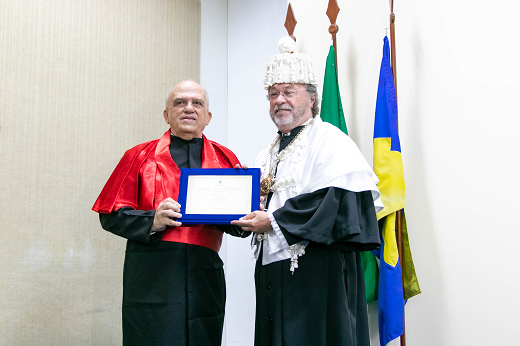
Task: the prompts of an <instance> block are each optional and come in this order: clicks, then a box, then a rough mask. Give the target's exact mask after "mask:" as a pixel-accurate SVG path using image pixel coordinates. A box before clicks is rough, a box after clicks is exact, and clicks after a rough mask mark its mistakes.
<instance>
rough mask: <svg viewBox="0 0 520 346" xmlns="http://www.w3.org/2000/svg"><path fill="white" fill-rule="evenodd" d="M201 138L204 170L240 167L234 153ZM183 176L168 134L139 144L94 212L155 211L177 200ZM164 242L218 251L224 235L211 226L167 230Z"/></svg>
mask: <svg viewBox="0 0 520 346" xmlns="http://www.w3.org/2000/svg"><path fill="white" fill-rule="evenodd" d="M202 138H203V140H204V144H203V149H202V168H233V167H235V166H236V165H237V164H240V162H239V161H238V159H237V158H236V156H235V154H233V152H232V151H231V150H229V149H228V148H226V147H224V146H222V145H220V144H218V143H216V142H213V141H210V140H208V139H207V138H206V137H205V136H204V135H203V137H202ZM180 174H181V171H180V169H179V168H178V167H177V165H176V164H175V162H174V161H173V159H172V157H171V155H170V131H167V132H166V133H165V134H164V135H163V136H162V138H161V139H159V140H153V141H150V142H146V143H143V144H140V145H137V146H135V147H133V148H132V149H130V150H128V151H127V152H126V153H125V155H124V156H123V158H122V159H121V161H120V162H119V164H118V165H117V167H116V168H115V170H114V172H113V173H112V175H111V176H110V178H109V179H108V181H107V183H106V184H105V187H104V188H103V190H102V191H101V194H100V195H99V197H98V199H97V201H96V203H95V204H94V207H93V208H92V210H94V211H95V212H98V213H105V214H109V213H111V212H113V211H115V210H117V209H119V208H121V207H131V208H133V209H136V210H155V209H157V207H158V206H159V204H160V203H161V202H162V201H163V200H165V199H166V198H168V197H170V198H173V199H174V200H176V201H177V200H178V196H179V179H180ZM181 221H182V220H181ZM162 240H164V241H175V242H179V243H186V244H194V245H201V246H205V247H208V248H210V249H213V250H215V251H216V252H218V250H219V249H220V245H221V244H222V232H221V231H219V230H218V229H216V228H215V227H214V226H210V225H195V226H189V227H175V228H174V227H167V228H166V230H165V231H164V232H163V237H162Z"/></svg>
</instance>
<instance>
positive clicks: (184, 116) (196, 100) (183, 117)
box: [163, 80, 211, 140]
mask: <svg viewBox="0 0 520 346" xmlns="http://www.w3.org/2000/svg"><path fill="white" fill-rule="evenodd" d="M163 116H164V120H165V121H166V123H168V124H169V125H170V129H171V132H172V133H173V135H175V136H177V137H180V138H182V139H185V140H190V139H192V138H200V137H202V132H203V131H204V128H205V127H206V126H207V125H208V124H209V122H210V120H211V112H210V111H209V110H208V98H207V92H206V91H205V90H204V88H203V87H201V86H200V85H199V84H198V83H197V82H194V81H190V80H187V81H182V82H180V83H179V84H177V85H175V86H174V87H173V88H171V89H170V91H169V92H168V95H167V96H166V109H165V110H164V112H163Z"/></svg>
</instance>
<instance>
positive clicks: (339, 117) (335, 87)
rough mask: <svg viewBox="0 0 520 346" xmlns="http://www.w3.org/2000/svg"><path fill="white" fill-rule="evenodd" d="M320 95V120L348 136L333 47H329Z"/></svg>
mask: <svg viewBox="0 0 520 346" xmlns="http://www.w3.org/2000/svg"><path fill="white" fill-rule="evenodd" d="M322 95H323V99H322V101H321V113H320V116H321V120H323V121H326V122H328V123H331V124H332V125H334V126H336V127H337V128H339V129H340V130H341V131H343V132H345V133H346V134H347V135H348V131H347V125H346V124H345V115H344V114H343V107H341V96H340V94H339V84H338V72H337V70H336V58H335V57H334V47H333V46H330V50H329V55H328V56H327V63H326V65H325V78H324V80H323V93H322Z"/></svg>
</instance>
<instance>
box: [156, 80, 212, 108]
mask: <svg viewBox="0 0 520 346" xmlns="http://www.w3.org/2000/svg"><path fill="white" fill-rule="evenodd" d="M184 82H193V83H195V84H197V85H199V86H200V87H201V88H202V89H204V94H205V95H206V106H207V108H208V109H209V93H208V91H207V90H206V88H204V87H202V86H201V85H200V84H199V83H197V82H195V81H193V80H191V79H187V80H185V81H182V82H180V83H179V84H181V83H184ZM179 84H177V85H179ZM177 85H174V86H172V87H171V88H170V90H168V92H167V93H166V101H165V107H166V108H168V99H169V98H170V95H171V93H172V91H173V88H175V87H176V86H177Z"/></svg>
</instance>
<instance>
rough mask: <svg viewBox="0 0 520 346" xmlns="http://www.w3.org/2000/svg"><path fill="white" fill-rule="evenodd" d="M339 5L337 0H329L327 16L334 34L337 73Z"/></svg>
mask: <svg viewBox="0 0 520 346" xmlns="http://www.w3.org/2000/svg"><path fill="white" fill-rule="evenodd" d="M338 13H339V6H338V1H337V0H329V5H328V6H327V12H326V14H327V17H329V20H330V26H329V33H330V34H331V35H332V46H333V47H334V59H335V61H336V63H335V64H336V74H337V73H338V49H337V46H336V34H337V33H338V31H339V26H338V25H337V24H336V18H338Z"/></svg>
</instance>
